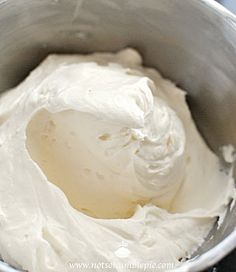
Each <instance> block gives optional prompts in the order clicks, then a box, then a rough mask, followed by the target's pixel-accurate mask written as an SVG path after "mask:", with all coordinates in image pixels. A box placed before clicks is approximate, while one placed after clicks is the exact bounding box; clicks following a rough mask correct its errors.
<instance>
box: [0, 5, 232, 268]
mask: <svg viewBox="0 0 236 272" xmlns="http://www.w3.org/2000/svg"><path fill="white" fill-rule="evenodd" d="M127 46H132V47H135V48H137V49H138V50H139V51H140V52H141V53H142V55H143V56H144V62H145V64H146V65H149V66H154V67H156V68H158V69H159V70H160V71H161V72H162V73H163V74H164V75H165V76H166V77H168V78H170V79H172V80H173V81H175V82H176V83H177V84H178V85H180V86H181V87H182V88H184V89H186V90H187V92H188V99H189V103H190V106H191V110H192V113H193V117H194V119H195V121H196V123H197V125H198V127H199V129H200V131H201V132H202V134H203V136H204V137H205V139H206V140H207V142H208V143H209V145H210V146H211V147H212V149H214V150H215V151H216V152H218V148H219V146H221V145H223V144H228V143H231V144H234V145H235V146H236V107H235V105H236V58H235V54H236V17H235V16H234V15H233V14H232V13H230V12H229V11H227V10H226V9H225V8H223V7H222V6H221V5H219V4H217V3H216V2H214V1H213V0H189V1H179V0H158V1H156V0H146V1H142V0H93V1H83V0H34V1H30V0H19V1H14V0H0V91H4V90H6V89H8V88H10V87H13V86H14V85H16V84H17V83H18V82H20V81H21V80H22V79H23V78H24V77H25V76H26V75H27V74H28V73H29V71H30V70H32V69H33V68H34V67H35V66H36V65H38V63H39V62H40V61H41V60H42V59H43V58H44V57H45V56H46V55H47V54H48V53H51V52H53V53H65V52H67V53H74V52H80V53H81V52H82V53H86V52H93V51H116V50H119V49H121V48H124V47H127ZM235 218H236V209H235V208H234V209H232V210H229V211H228V213H227V216H226V219H225V221H224V223H223V225H222V226H221V228H220V229H218V230H216V229H215V230H214V232H213V239H209V240H208V241H206V243H205V244H204V245H203V247H201V248H200V249H199V251H198V252H197V253H196V257H195V258H194V259H193V260H191V261H190V262H188V263H186V264H185V265H184V266H183V267H181V270H180V271H181V272H182V271H199V270H202V269H204V268H206V267H208V266H210V265H212V264H213V263H215V262H217V261H218V260H220V259H221V258H223V257H224V256H225V255H226V254H227V253H229V252H230V250H232V249H233V248H235V247H236V231H235V230H234V229H235V227H236V220H235ZM0 268H1V264H0ZM1 269H2V268H1ZM3 271H10V270H8V269H5V270H3Z"/></svg>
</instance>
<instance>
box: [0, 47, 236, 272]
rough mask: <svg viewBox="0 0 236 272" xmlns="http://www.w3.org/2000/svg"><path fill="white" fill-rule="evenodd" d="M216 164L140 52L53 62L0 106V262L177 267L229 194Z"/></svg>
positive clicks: (173, 91)
mask: <svg viewBox="0 0 236 272" xmlns="http://www.w3.org/2000/svg"><path fill="white" fill-rule="evenodd" d="M219 164H220V163H219V160H218V158H217V157H216V156H215V155H214V154H213V153H212V152H211V151H210V150H209V149H208V148H207V146H206V145H205V143H204V142H203V140H202V139H201V137H200V135H199V133H198V131H197V130H196V128H195V125H194V123H193V121H192V119H191V115H190V113H189V110H188V107H187V105H186V102H185V93H184V92H183V91H182V90H180V89H178V88H177V87H176V86H175V85H174V84H173V83H171V82H170V81H168V80H165V79H163V78H162V77H161V76H160V75H159V74H158V72H157V71H156V70H154V69H149V68H143V67H142V66H141V58H140V56H139V55H138V53H137V52H136V51H134V50H131V49H126V50H123V51H121V52H119V53H117V54H105V53H99V54H93V55H87V56H85V55H84V56H83V55H68V56H67V55H51V56H49V57H48V58H47V59H46V60H45V61H44V62H43V63H42V64H41V65H40V66H39V67H38V68H36V69H35V70H34V71H33V72H32V73H31V74H30V75H29V76H28V78H27V79H26V80H25V81H24V82H23V83H21V84H20V85H19V86H17V87H16V88H15V89H13V90H11V91H9V92H7V93H6V94H4V95H2V97H1V98H0V254H1V256H2V258H3V259H4V260H5V261H6V262H8V263H10V264H12V265H14V266H16V267H18V268H23V269H26V270H28V271H37V272H38V271H43V272H46V271H56V272H58V271H60V272H63V271H66V270H68V265H69V262H72V261H75V262H77V263H96V262H107V263H116V264H117V266H118V265H119V264H122V263H135V262H137V261H138V262H142V263H143V262H150V261H154V262H155V263H160V262H165V263H167V262H171V263H173V264H174V265H178V264H179V261H178V259H180V258H184V257H186V256H187V255H188V254H190V253H192V252H193V251H194V250H195V249H196V247H198V246H199V245H200V244H201V243H202V242H203V239H204V238H205V237H206V235H207V234H208V232H209V230H210V229H211V227H212V225H213V223H214V222H215V220H216V217H217V216H221V215H222V214H223V213H224V211H225V207H226V205H227V204H228V202H229V199H230V198H232V197H234V196H235V190H234V185H233V180H232V178H230V177H228V176H226V174H224V173H223V172H220V171H219V169H220V165H219ZM74 208H75V209H74ZM121 243H123V245H125V246H123V247H124V248H123V250H120V248H119V245H120V244H121ZM115 270H116V271H122V270H119V269H118V268H114V271H115ZM77 271H80V270H77ZM81 271H82V270H81ZM86 271H89V269H88V268H87V270H86ZM91 271H92V270H91Z"/></svg>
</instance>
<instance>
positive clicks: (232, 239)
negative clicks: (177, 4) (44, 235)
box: [0, 0, 236, 272]
mask: <svg viewBox="0 0 236 272" xmlns="http://www.w3.org/2000/svg"><path fill="white" fill-rule="evenodd" d="M194 1H195V2H196V1H197V2H198V3H200V4H203V5H204V6H205V8H207V9H210V10H211V11H213V12H215V13H216V14H217V15H219V16H220V17H222V18H225V19H226V21H227V23H228V24H230V25H231V27H232V28H233V29H235V35H236V15H235V14H233V13H232V12H231V11H230V10H228V9H227V8H225V7H224V6H223V5H222V4H220V3H219V2H216V1H215V0H194ZM4 3H5V1H3V2H0V7H1V5H2V4H4ZM234 204H235V203H234ZM235 248H236V228H235V229H234V230H233V231H232V232H231V233H230V234H229V235H228V236H227V237H225V238H224V239H223V240H222V241H221V242H220V243H219V244H217V245H215V246H214V247H213V248H211V249H210V250H208V251H207V252H205V253H203V254H202V255H200V256H198V257H196V258H195V259H192V260H190V261H189V262H186V263H185V264H183V265H182V266H181V267H179V268H176V269H175V270H172V271H174V272H195V271H196V272H197V271H201V270H203V269H206V268H208V267H210V266H213V265H214V264H216V263H217V262H219V261H220V260H222V259H223V258H224V257H225V256H226V255H228V254H229V253H230V252H231V251H233V250H234V249H235ZM0 271H2V272H20V270H17V269H15V268H13V267H10V266H9V265H8V264H7V263H5V262H3V261H2V260H0Z"/></svg>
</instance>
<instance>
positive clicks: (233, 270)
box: [204, 0, 236, 272]
mask: <svg viewBox="0 0 236 272" xmlns="http://www.w3.org/2000/svg"><path fill="white" fill-rule="evenodd" d="M217 2H219V3H221V4H222V5H224V6H225V7H226V8H228V9H229V10H231V11H232V12H233V13H235V14H236V0H218V1H217ZM235 57H236V56H235ZM204 272H236V250H234V251H233V252H232V253H231V254H229V255H228V256H227V257H225V258H224V259H223V260H222V261H221V262H219V263H218V264H216V265H215V266H214V267H212V268H209V269H208V270H206V271H204Z"/></svg>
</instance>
